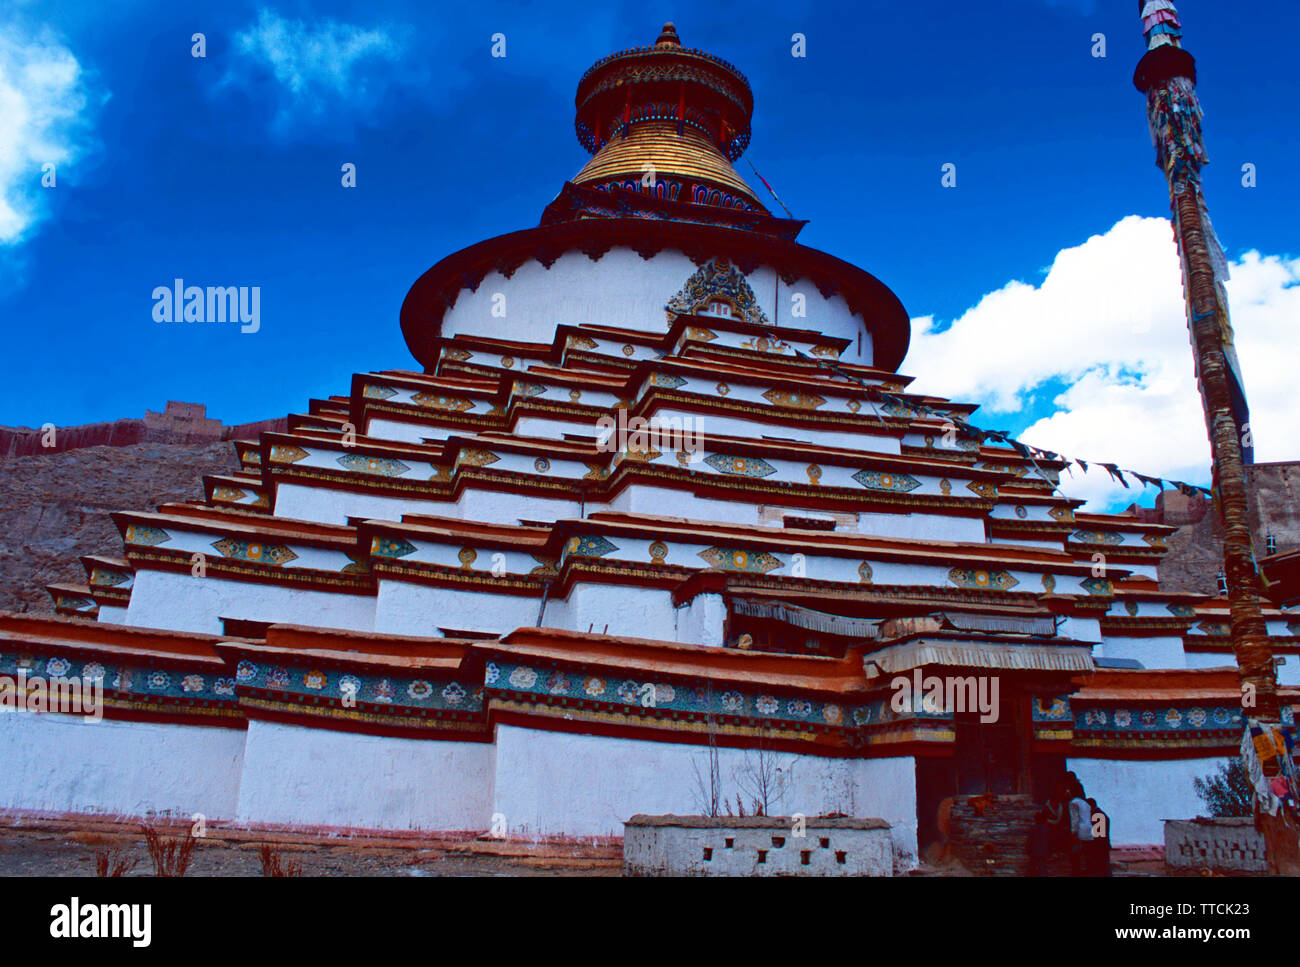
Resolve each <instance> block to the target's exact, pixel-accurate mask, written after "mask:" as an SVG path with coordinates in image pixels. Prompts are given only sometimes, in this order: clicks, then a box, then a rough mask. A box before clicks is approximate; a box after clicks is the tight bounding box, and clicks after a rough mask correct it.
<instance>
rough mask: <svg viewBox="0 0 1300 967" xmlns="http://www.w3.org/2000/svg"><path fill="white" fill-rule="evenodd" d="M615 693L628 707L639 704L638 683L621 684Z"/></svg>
mask: <svg viewBox="0 0 1300 967" xmlns="http://www.w3.org/2000/svg"><path fill="white" fill-rule="evenodd" d="M614 691H615V693H616V694H617V695H618V697H619V699H620V700H621V701H624V702H626V703H627V704H628V705H636V704H637V693H638V689H637V684H636V682H620V683H619V686H618V688H616V689H615V690H614Z"/></svg>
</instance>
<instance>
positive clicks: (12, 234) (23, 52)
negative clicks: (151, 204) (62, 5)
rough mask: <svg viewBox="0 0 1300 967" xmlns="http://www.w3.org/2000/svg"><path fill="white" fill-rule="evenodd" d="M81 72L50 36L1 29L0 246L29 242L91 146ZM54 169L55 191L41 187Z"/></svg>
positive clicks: (45, 32) (88, 98) (8, 27)
mask: <svg viewBox="0 0 1300 967" xmlns="http://www.w3.org/2000/svg"><path fill="white" fill-rule="evenodd" d="M90 106H91V95H90V93H89V91H88V84H87V79H86V74H85V71H84V70H83V69H82V67H81V65H80V64H79V63H78V62H77V58H76V57H75V56H73V54H72V52H71V51H70V50H68V48H67V47H64V46H63V45H62V44H61V43H60V42H59V41H58V39H57V38H56V37H55V36H54V35H53V33H52V32H50V31H49V30H48V29H47V30H41V31H36V32H28V31H26V30H24V29H22V28H21V27H19V26H17V25H15V24H7V25H4V26H0V245H14V244H16V243H18V242H21V241H22V240H23V239H25V238H27V237H29V235H30V233H31V232H32V230H33V229H34V227H35V226H36V224H37V223H38V222H39V221H40V220H41V219H42V218H43V217H44V216H45V215H46V213H47V208H46V202H47V200H48V199H47V198H46V197H45V196H44V193H45V192H49V191H57V190H58V184H59V182H60V180H61V179H62V178H63V177H64V173H65V172H64V169H65V166H68V165H71V164H72V163H74V162H76V161H77V160H78V159H80V158H82V157H84V156H85V155H86V154H87V153H88V152H89V151H90V150H91V148H92V145H91V143H90V132H89V113H90ZM46 164H53V165H54V166H55V168H54V178H55V187H54V188H52V189H51V188H45V187H42V185H41V177H42V171H43V166H44V165H46Z"/></svg>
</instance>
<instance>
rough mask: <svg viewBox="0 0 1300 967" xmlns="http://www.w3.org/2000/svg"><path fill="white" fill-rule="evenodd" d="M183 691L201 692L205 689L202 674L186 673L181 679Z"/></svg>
mask: <svg viewBox="0 0 1300 967" xmlns="http://www.w3.org/2000/svg"><path fill="white" fill-rule="evenodd" d="M181 691H183V692H201V691H203V676H202V675H186V676H185V677H184V678H182V679H181Z"/></svg>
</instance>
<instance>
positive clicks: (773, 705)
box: [754, 695, 781, 715]
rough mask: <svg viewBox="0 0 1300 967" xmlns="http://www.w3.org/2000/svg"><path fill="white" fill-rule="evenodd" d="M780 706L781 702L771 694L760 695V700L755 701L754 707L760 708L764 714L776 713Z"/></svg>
mask: <svg viewBox="0 0 1300 967" xmlns="http://www.w3.org/2000/svg"><path fill="white" fill-rule="evenodd" d="M780 707H781V703H780V702H778V701H777V700H776V699H775V698H773V697H772V696H771V695H760V696H758V701H756V702H755V703H754V708H756V709H758V711H759V712H760V713H762V714H763V715H775V714H776V711H777V709H779V708H780Z"/></svg>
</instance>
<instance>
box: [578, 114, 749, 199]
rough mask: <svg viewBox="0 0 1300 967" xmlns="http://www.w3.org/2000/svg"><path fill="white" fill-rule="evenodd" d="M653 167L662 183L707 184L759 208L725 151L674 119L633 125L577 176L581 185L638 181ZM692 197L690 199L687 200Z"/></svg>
mask: <svg viewBox="0 0 1300 967" xmlns="http://www.w3.org/2000/svg"><path fill="white" fill-rule="evenodd" d="M647 165H652V166H653V167H654V173H655V178H656V179H658V180H660V181H674V180H680V181H682V182H683V183H689V184H699V183H704V184H707V185H709V186H711V187H716V188H721V189H724V190H729V191H731V192H733V193H734V194H736V195H739V196H740V197H742V198H744V199H745V200H746V201H748V202H750V203H751V204H753V205H754V206H755V207H757V208H758V209H759V210H761V211H766V209H765V208H764V206H763V205H762V203H761V202H759V200H758V197H757V196H756V195H755V194H754V192H753V190H752V189H751V188H750V187H749V185H747V184H745V181H744V179H742V178H741V177H740V175H738V174H737V173H736V169H735V168H733V167H732V166H731V163H730V162H729V161H727V159H726V158H724V157H723V156H722V152H721V151H719V150H718V149H717V147H716V146H715V145H714V144H713V142H711V141H710V140H709V139H708V138H706V137H705V136H704V135H703V134H701V133H700V132H699V131H697V130H695V129H694V128H691V127H686V128H684V130H683V131H682V133H681V134H678V133H677V125H676V123H674V122H672V121H648V122H644V123H642V124H637V125H633V126H632V127H631V128H629V129H628V132H627V136H626V137H622V136H616V137H614V138H611V139H610V140H609V141H608V142H606V143H605V145H604V146H603V147H602V148H601V149H600V150H599V151H597V152H596V154H595V155H594V156H592V159H591V160H590V161H588V162H587V163H586V165H584V166H583V169H582V170H581V171H579V172H578V174H577V175H575V176H574V178H573V183H574V184H577V185H590V184H608V183H610V182H622V181H628V180H630V181H635V182H638V183H639V182H640V181H641V179H642V178H644V177H645V176H646V174H647V173H648V170H649V169H648V168H647V167H646V166H647ZM683 200H688V199H683Z"/></svg>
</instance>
